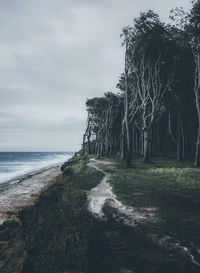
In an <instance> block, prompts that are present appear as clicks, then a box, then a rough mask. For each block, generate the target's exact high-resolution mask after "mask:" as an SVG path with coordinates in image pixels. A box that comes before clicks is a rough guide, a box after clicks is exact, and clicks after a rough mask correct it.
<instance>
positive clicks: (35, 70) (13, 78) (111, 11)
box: [0, 0, 189, 150]
mask: <svg viewBox="0 0 200 273" xmlns="http://www.w3.org/2000/svg"><path fill="white" fill-rule="evenodd" d="M177 5H178V6H179V5H181V6H184V7H186V8H188V7H189V1H188V0H182V1H181V0H176V1H172V0H169V1H167V2H166V1H160V0H155V1H153V2H152V1H149V0H102V1H97V0H76V1H74V0H73V1H72V0H57V1H55V0H29V1H27V0H16V1H13V0H6V1H3V0H1V1H0V37H1V41H0V60H1V63H0V109H1V113H0V150H5V149H7V150H11V149H23V150H24V149H25V150H26V149H27V150H30V149H32V150H33V149H34V150H35V149H36V150H38V149H42V148H43V150H44V149H50V150H55V149H58V145H57V143H59V149H60V150H62V149H65V150H66V149H69V150H72V147H73V149H79V148H80V143H81V140H82V133H83V130H84V126H85V121H86V111H85V106H84V103H85V100H86V98H89V97H93V96H101V95H103V94H104V92H106V91H108V90H109V91H115V85H116V83H117V80H118V76H119V75H120V74H121V72H122V69H123V62H124V59H123V48H121V41H120V32H121V29H122V28H123V26H125V25H128V24H130V23H131V22H132V19H133V17H135V16H137V15H138V14H139V12H140V11H142V10H148V9H149V8H151V9H154V10H155V11H156V12H159V13H160V14H161V18H162V19H164V20H167V18H168V13H169V10H170V9H171V8H173V7H175V6H177ZM42 145H43V146H42ZM23 147H24V148H23Z"/></svg>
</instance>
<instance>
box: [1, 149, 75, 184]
mask: <svg viewBox="0 0 200 273" xmlns="http://www.w3.org/2000/svg"><path fill="white" fill-rule="evenodd" d="M72 154H73V153H71V152H0V184H1V183H4V182H7V181H11V180H13V181H14V180H16V179H17V178H18V177H21V176H23V175H26V174H29V173H33V172H37V171H39V170H40V169H43V168H46V167H50V166H53V165H57V164H61V163H63V162H65V161H67V160H68V159H69V158H70V157H71V156H72Z"/></svg>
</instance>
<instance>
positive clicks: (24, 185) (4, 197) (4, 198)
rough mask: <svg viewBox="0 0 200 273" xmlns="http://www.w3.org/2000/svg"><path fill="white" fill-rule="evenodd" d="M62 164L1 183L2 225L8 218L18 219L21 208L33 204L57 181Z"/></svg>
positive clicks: (0, 213) (0, 211)
mask: <svg viewBox="0 0 200 273" xmlns="http://www.w3.org/2000/svg"><path fill="white" fill-rule="evenodd" d="M62 164H63V163H59V164H54V165H50V166H47V167H44V168H41V169H39V170H37V171H33V172H29V173H27V174H25V175H23V176H19V177H16V178H15V179H12V180H9V181H7V182H5V183H2V184H0V225H1V224H3V222H4V221H6V220H11V219H17V217H18V212H19V211H20V210H22V209H23V208H24V207H27V206H31V205H33V204H34V202H35V201H36V200H37V199H38V197H39V196H40V194H41V192H42V191H44V190H45V189H47V188H48V187H49V186H50V185H51V184H53V183H54V182H55V177H57V176H58V175H59V174H60V173H61V171H60V167H61V165H62ZM15 181H16V182H15Z"/></svg>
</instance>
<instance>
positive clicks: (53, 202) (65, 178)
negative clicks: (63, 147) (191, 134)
mask: <svg viewBox="0 0 200 273" xmlns="http://www.w3.org/2000/svg"><path fill="white" fill-rule="evenodd" d="M104 160H108V158H104ZM87 161H88V158H87V157H73V158H72V159H70V160H69V162H68V163H66V164H65V165H63V167H62V170H63V175H61V176H59V177H57V181H56V183H55V184H53V185H52V186H50V187H49V188H48V189H47V190H46V191H45V192H43V193H42V194H41V195H40V197H39V199H38V201H37V203H36V204H35V205H34V206H32V207H29V208H26V209H24V210H22V211H21V212H20V214H19V219H20V221H19V222H16V221H6V222H5V223H4V224H3V225H2V226H0V272H1V273H36V272H37V273H47V272H48V273H64V272H70V273H71V272H73V273H75V272H79V273H94V272H95V273H102V272H104V273H117V272H122V271H121V269H122V268H129V269H132V270H133V271H135V272H142V273H144V272H149V273H161V272H162V273H167V272H176V273H187V272H194V273H196V272H198V271H196V268H195V267H194V266H193V267H192V265H191V263H188V262H187V261H186V259H185V258H180V257H179V256H177V255H175V254H173V255H172V253H167V252H166V251H165V250H164V249H163V248H162V247H158V246H157V245H155V244H154V243H153V242H152V241H151V240H149V238H150V237H149V236H148V235H152V234H153V235H156V236H158V237H161V238H163V237H165V236H170V237H171V238H173V239H174V240H175V242H181V243H182V244H183V245H185V246H188V245H190V246H191V245H193V246H195V247H196V248H199V247H200V206H199V202H200V170H198V169H194V168H193V167H192V164H191V163H190V162H183V163H178V162H176V161H175V160H174V159H171V158H162V157H159V158H154V159H153V163H151V164H143V163H142V160H141V158H139V157H138V158H137V159H135V160H134V162H133V166H132V167H131V168H125V167H124V165H123V164H122V162H121V161H120V159H119V158H114V157H113V158H109V161H112V162H113V164H112V165H104V164H102V165H101V167H102V168H103V169H104V170H105V171H108V172H109V173H112V175H113V176H112V180H111V181H110V183H111V184H112V187H113V190H114V192H115V193H116V194H117V196H118V198H119V199H120V200H121V201H122V202H123V203H126V204H127V205H131V206H133V207H137V208H141V207H156V208H157V216H158V218H157V219H158V220H157V221H147V220H145V221H144V222H143V223H142V224H141V225H140V226H139V228H130V227H126V226H124V225H121V224H119V223H115V222H113V220H112V219H111V220H109V221H108V222H101V221H99V220H97V219H96V218H94V217H93V216H92V215H91V214H90V213H89V212H88V211H87V210H86V204H87V198H86V192H87V190H90V189H91V188H93V187H95V186H96V185H97V184H98V183H99V181H100V180H101V178H102V173H100V172H98V171H96V170H95V169H93V168H89V167H87V165H86V164H87Z"/></svg>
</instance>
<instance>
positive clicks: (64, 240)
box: [0, 159, 102, 273]
mask: <svg viewBox="0 0 200 273" xmlns="http://www.w3.org/2000/svg"><path fill="white" fill-rule="evenodd" d="M72 162H73V165H72V167H71V168H72V171H73V175H71V176H70V177H68V176H66V175H63V176H60V177H58V178H57V183H55V184H54V185H52V186H51V187H50V188H49V189H48V190H47V191H45V192H43V193H42V194H41V196H40V198H39V200H38V202H37V203H36V205H34V206H33V207H30V208H26V209H24V210H23V211H21V213H20V215H19V218H20V221H21V225H19V224H17V223H16V222H15V221H7V222H5V223H4V225H2V226H1V228H0V240H1V244H0V260H1V266H2V267H1V268H0V272H2V273H5V272H9V273H11V272H12V273H14V272H23V273H31V272H35V273H36V272H37V273H40V272H42V273H44V272H48V273H50V272H52V273H56V272H64V271H65V270H66V269H73V270H77V271H78V272H85V271H86V270H87V259H86V256H87V253H88V247H89V240H90V237H91V236H92V233H93V229H94V226H95V219H94V218H93V217H92V216H91V215H90V214H89V213H88V212H87V211H86V210H85V205H86V192H85V190H88V189H90V188H92V187H94V186H96V185H97V184H98V183H99V181H100V179H101V177H102V174H101V173H100V172H98V171H96V170H94V169H91V168H88V167H87V166H86V163H85V162H84V161H82V160H78V161H76V159H72V160H71V163H72Z"/></svg>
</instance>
